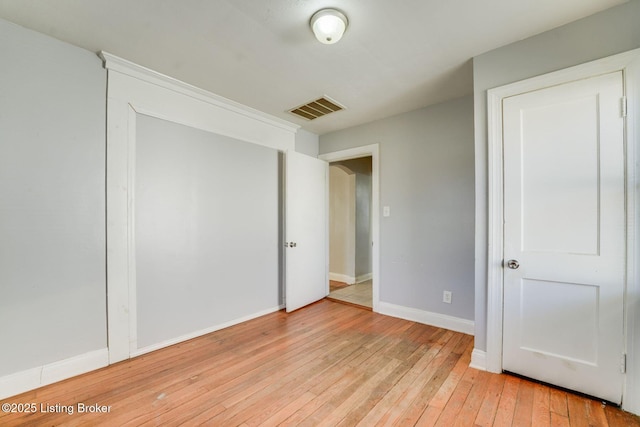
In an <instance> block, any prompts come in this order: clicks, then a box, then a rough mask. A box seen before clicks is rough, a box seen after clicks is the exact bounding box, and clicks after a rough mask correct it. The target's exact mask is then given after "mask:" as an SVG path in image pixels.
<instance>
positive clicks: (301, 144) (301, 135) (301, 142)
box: [295, 129, 318, 157]
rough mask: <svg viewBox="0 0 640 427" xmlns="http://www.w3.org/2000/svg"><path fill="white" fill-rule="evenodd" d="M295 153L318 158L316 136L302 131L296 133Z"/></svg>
mask: <svg viewBox="0 0 640 427" xmlns="http://www.w3.org/2000/svg"><path fill="white" fill-rule="evenodd" d="M295 144H296V151H297V152H298V153H302V154H306V155H307V156H311V157H318V135H316V134H315V133H311V132H309V131H306V130H304V129H298V132H296V142H295Z"/></svg>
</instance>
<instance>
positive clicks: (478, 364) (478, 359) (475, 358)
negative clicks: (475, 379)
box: [469, 348, 487, 371]
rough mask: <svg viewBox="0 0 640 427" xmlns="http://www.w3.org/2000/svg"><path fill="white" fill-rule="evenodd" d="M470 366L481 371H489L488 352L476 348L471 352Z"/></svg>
mask: <svg viewBox="0 0 640 427" xmlns="http://www.w3.org/2000/svg"><path fill="white" fill-rule="evenodd" d="M469 366H470V367H471V368H474V369H479V370H481V371H486V370H487V352H486V351H482V350H478V349H477V348H474V349H473V351H472V352H471V363H469Z"/></svg>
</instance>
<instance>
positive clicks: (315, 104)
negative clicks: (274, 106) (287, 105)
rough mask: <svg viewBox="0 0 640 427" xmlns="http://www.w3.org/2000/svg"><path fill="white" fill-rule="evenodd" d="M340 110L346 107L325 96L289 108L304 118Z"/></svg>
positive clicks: (308, 118)
mask: <svg viewBox="0 0 640 427" xmlns="http://www.w3.org/2000/svg"><path fill="white" fill-rule="evenodd" d="M340 110H344V107H342V106H341V105H339V104H338V103H337V102H336V101H333V100H330V99H329V98H327V97H326V96H323V97H322V98H318V99H316V100H315V101H311V102H309V103H307V104H304V105H301V106H299V107H296V108H293V109H291V110H289V112H290V113H291V114H295V115H296V116H298V117H302V118H303V119H307V120H313V119H317V118H318V117H322V116H326V115H327V114H330V113H334V112H336V111H340Z"/></svg>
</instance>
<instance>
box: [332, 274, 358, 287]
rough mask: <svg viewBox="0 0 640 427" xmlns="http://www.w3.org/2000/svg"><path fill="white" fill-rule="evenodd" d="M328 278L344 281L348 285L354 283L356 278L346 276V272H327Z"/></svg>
mask: <svg viewBox="0 0 640 427" xmlns="http://www.w3.org/2000/svg"><path fill="white" fill-rule="evenodd" d="M329 280H334V281H336V282H342V283H346V284H348V285H353V284H354V283H356V278H355V277H354V276H347V275H346V274H341V273H331V272H329Z"/></svg>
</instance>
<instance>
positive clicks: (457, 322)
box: [378, 301, 475, 335]
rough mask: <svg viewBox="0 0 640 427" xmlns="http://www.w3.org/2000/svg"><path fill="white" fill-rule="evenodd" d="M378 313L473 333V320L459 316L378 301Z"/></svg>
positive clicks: (464, 332)
mask: <svg viewBox="0 0 640 427" xmlns="http://www.w3.org/2000/svg"><path fill="white" fill-rule="evenodd" d="M378 313H380V314H386V315H387V316H392V317H399V318H401V319H405V320H411V321H413V322H418V323H424V324H425V325H431V326H437V327H439V328H444V329H449V330H451V331H456V332H462V333H463V334H468V335H473V334H474V331H475V322H474V321H473V320H467V319H461V318H459V317H453V316H447V315H445V314H440V313H432V312H430V311H424V310H418V309H417V308H411V307H404V306H401V305H395V304H390V303H388V302H382V301H380V304H379V305H378Z"/></svg>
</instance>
